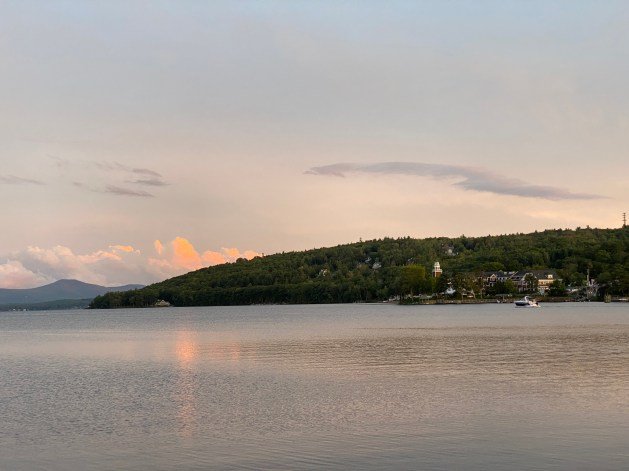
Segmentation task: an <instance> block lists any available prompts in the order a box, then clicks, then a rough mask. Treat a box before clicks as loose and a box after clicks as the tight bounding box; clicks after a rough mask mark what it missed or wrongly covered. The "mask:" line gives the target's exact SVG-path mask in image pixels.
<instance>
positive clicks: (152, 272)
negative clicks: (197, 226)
mask: <svg viewBox="0 0 629 471" xmlns="http://www.w3.org/2000/svg"><path fill="white" fill-rule="evenodd" d="M153 247H154V249H155V252H156V253H157V255H156V256H153V257H146V256H144V255H143V254H142V252H141V251H140V250H138V249H136V248H135V247H133V246H131V245H118V244H115V245H110V246H109V247H108V248H107V249H102V250H95V251H93V252H88V253H83V254H80V253H79V254H77V253H74V252H73V251H72V249H70V248H69V247H64V246H61V245H57V246H55V247H52V248H41V247H37V246H29V247H27V248H26V249H24V250H22V251H19V252H16V253H13V254H10V256H8V257H7V259H8V262H7V263H5V264H0V287H12V288H26V287H32V286H40V285H42V284H46V283H48V282H51V281H55V280H59V279H62V278H72V279H77V280H81V281H85V282H88V283H97V284H101V285H106V286H114V285H119V284H126V283H145V284H148V283H153V282H155V281H161V280H164V279H166V278H171V277H173V276H177V275H182V274H184V273H187V272H189V271H193V270H198V269H199V268H203V267H208V266H214V265H220V264H223V263H231V262H235V261H236V260H237V259H239V258H246V259H252V258H253V257H256V256H259V254H258V253H257V252H255V251H252V250H245V251H244V252H241V251H240V250H239V249H237V248H235V247H232V248H222V249H221V250H205V251H199V250H197V249H196V248H195V247H194V245H193V244H192V243H191V242H190V241H189V240H188V239H186V238H184V237H176V238H175V239H174V240H172V241H171V242H170V243H168V244H163V243H162V242H161V241H160V240H155V241H154V242H153Z"/></svg>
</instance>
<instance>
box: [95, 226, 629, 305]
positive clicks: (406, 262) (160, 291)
mask: <svg viewBox="0 0 629 471" xmlns="http://www.w3.org/2000/svg"><path fill="white" fill-rule="evenodd" d="M435 261H439V262H440V263H441V266H442V268H443V269H444V275H445V277H446V278H447V277H449V276H453V275H456V274H457V273H477V272H480V271H483V270H521V269H545V268H551V269H556V270H557V271H558V273H559V275H560V276H561V277H562V278H563V280H564V281H565V283H566V284H579V283H582V282H583V281H584V280H585V276H586V273H587V270H588V268H589V269H590V274H591V276H592V277H594V278H596V279H597V280H598V282H599V283H601V284H604V285H605V286H607V290H608V291H610V292H612V293H615V294H623V295H626V294H627V293H628V292H629V228H621V229H590V228H587V229H576V230H561V229H558V230H547V231H544V232H535V233H532V234H512V235H501V236H487V237H465V236H461V237H457V238H445V237H440V238H429V239H412V238H410V237H407V238H401V239H391V238H385V239H379V240H371V241H365V242H358V243H353V244H347V245H339V246H336V247H330V248H321V249H313V250H307V251H303V252H288V253H280V254H275V255H269V256H266V257H258V258H254V259H253V260H249V261H247V260H244V259H240V260H238V261H237V262H235V263H229V264H224V265H218V266H214V267H209V268H204V269H201V270H197V271H194V272H191V273H188V274H186V275H182V276H178V277H176V278H171V279H169V280H166V281H163V282H161V283H156V284H153V285H150V286H147V287H145V288H143V289H139V290H134V291H128V292H124V293H108V294H106V295H104V296H98V297H97V298H95V299H94V301H93V302H92V304H91V307H93V308H116V307H142V306H151V305H153V304H155V302H156V301H157V300H160V299H163V300H165V301H168V302H170V303H171V304H173V305H175V306H196V305H199V306H200V305H235V304H262V303H346V302H356V301H378V300H385V299H388V298H389V297H390V296H392V295H396V294H403V293H404V290H405V286H404V284H405V280H404V272H405V270H406V269H408V267H409V266H413V267H415V268H416V271H417V267H420V268H421V270H420V271H421V273H426V280H425V283H424V285H423V286H424V287H425V288H424V289H425V292H427V291H429V290H430V288H431V287H430V282H431V280H430V276H429V274H430V270H431V267H432V265H433V263H434V262H435ZM472 278H473V277H469V279H472ZM444 279H445V278H444ZM433 285H434V283H433ZM433 288H434V286H433Z"/></svg>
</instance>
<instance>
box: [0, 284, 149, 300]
mask: <svg viewBox="0 0 629 471" xmlns="http://www.w3.org/2000/svg"><path fill="white" fill-rule="evenodd" d="M142 287H143V285H125V286H112V287H107V286H100V285H92V284H89V283H83V282H82V281H78V280H59V281H55V282H54V283H50V284H49V285H45V286H40V287H38V288H28V289H6V288H0V304H27V303H42V302H47V301H57V300H61V299H63V300H68V299H93V298H95V297H96V296H100V295H102V294H105V293H107V292H109V291H129V290H133V289H138V288H142Z"/></svg>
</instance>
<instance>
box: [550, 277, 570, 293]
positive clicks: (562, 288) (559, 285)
mask: <svg viewBox="0 0 629 471" xmlns="http://www.w3.org/2000/svg"><path fill="white" fill-rule="evenodd" d="M548 294H549V295H550V296H565V295H566V285H565V283H564V282H563V281H561V280H555V281H553V284H552V285H550V289H549V290H548Z"/></svg>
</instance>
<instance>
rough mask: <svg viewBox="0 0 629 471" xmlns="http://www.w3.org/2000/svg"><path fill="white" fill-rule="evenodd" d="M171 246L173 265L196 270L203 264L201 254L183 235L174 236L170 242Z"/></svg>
mask: <svg viewBox="0 0 629 471" xmlns="http://www.w3.org/2000/svg"><path fill="white" fill-rule="evenodd" d="M172 246H173V259H172V262H173V265H174V266H175V267H182V268H186V269H188V270H198V269H199V268H201V267H202V266H203V263H202V262H201V256H200V255H199V252H197V251H196V250H195V248H194V246H193V245H192V244H191V243H190V241H188V239H185V238H183V237H176V238H175V240H173V242H172Z"/></svg>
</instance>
